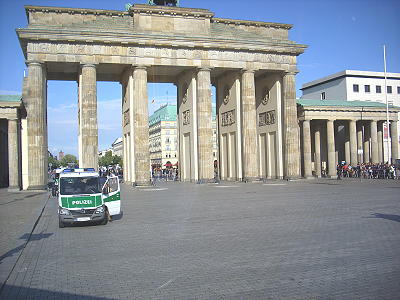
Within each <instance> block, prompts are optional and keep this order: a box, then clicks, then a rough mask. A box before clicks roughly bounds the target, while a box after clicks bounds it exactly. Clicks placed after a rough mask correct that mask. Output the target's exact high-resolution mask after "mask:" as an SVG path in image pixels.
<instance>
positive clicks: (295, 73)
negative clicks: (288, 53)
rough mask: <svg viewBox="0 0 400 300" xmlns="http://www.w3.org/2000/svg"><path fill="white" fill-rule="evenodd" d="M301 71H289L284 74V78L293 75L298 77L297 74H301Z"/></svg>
mask: <svg viewBox="0 0 400 300" xmlns="http://www.w3.org/2000/svg"><path fill="white" fill-rule="evenodd" d="M299 72H300V71H298V70H296V71H288V72H284V74H283V76H284V77H285V76H288V75H293V76H296V75H297V73H299Z"/></svg>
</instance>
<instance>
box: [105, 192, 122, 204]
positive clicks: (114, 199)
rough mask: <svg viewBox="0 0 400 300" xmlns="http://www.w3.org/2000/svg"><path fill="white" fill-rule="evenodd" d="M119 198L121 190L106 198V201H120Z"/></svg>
mask: <svg viewBox="0 0 400 300" xmlns="http://www.w3.org/2000/svg"><path fill="white" fill-rule="evenodd" d="M119 200H121V194H120V192H118V193H116V194H115V195H112V196H110V197H107V198H105V199H104V202H112V201H119Z"/></svg>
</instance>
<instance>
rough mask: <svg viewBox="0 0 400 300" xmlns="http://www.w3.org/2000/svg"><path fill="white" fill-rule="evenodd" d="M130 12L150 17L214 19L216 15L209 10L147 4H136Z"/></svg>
mask: <svg viewBox="0 0 400 300" xmlns="http://www.w3.org/2000/svg"><path fill="white" fill-rule="evenodd" d="M129 12H133V13H135V14H150V15H154V14H155V15H167V16H183V17H188V16H190V17H196V18H212V17H213V16H214V13H213V12H211V11H210V10H208V9H201V8H185V7H170V6H154V5H146V4H135V5H133V6H132V7H131V8H130V9H129Z"/></svg>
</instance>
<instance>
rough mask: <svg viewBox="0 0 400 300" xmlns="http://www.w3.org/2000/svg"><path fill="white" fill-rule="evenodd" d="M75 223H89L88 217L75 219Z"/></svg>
mask: <svg viewBox="0 0 400 300" xmlns="http://www.w3.org/2000/svg"><path fill="white" fill-rule="evenodd" d="M75 221H90V217H83V218H76V219H75Z"/></svg>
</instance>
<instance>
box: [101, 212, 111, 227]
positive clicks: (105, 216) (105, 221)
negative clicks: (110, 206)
mask: <svg viewBox="0 0 400 300" xmlns="http://www.w3.org/2000/svg"><path fill="white" fill-rule="evenodd" d="M108 216H109V214H108V210H106V213H105V214H104V219H103V220H102V221H101V222H100V225H106V224H107V223H108Z"/></svg>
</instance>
